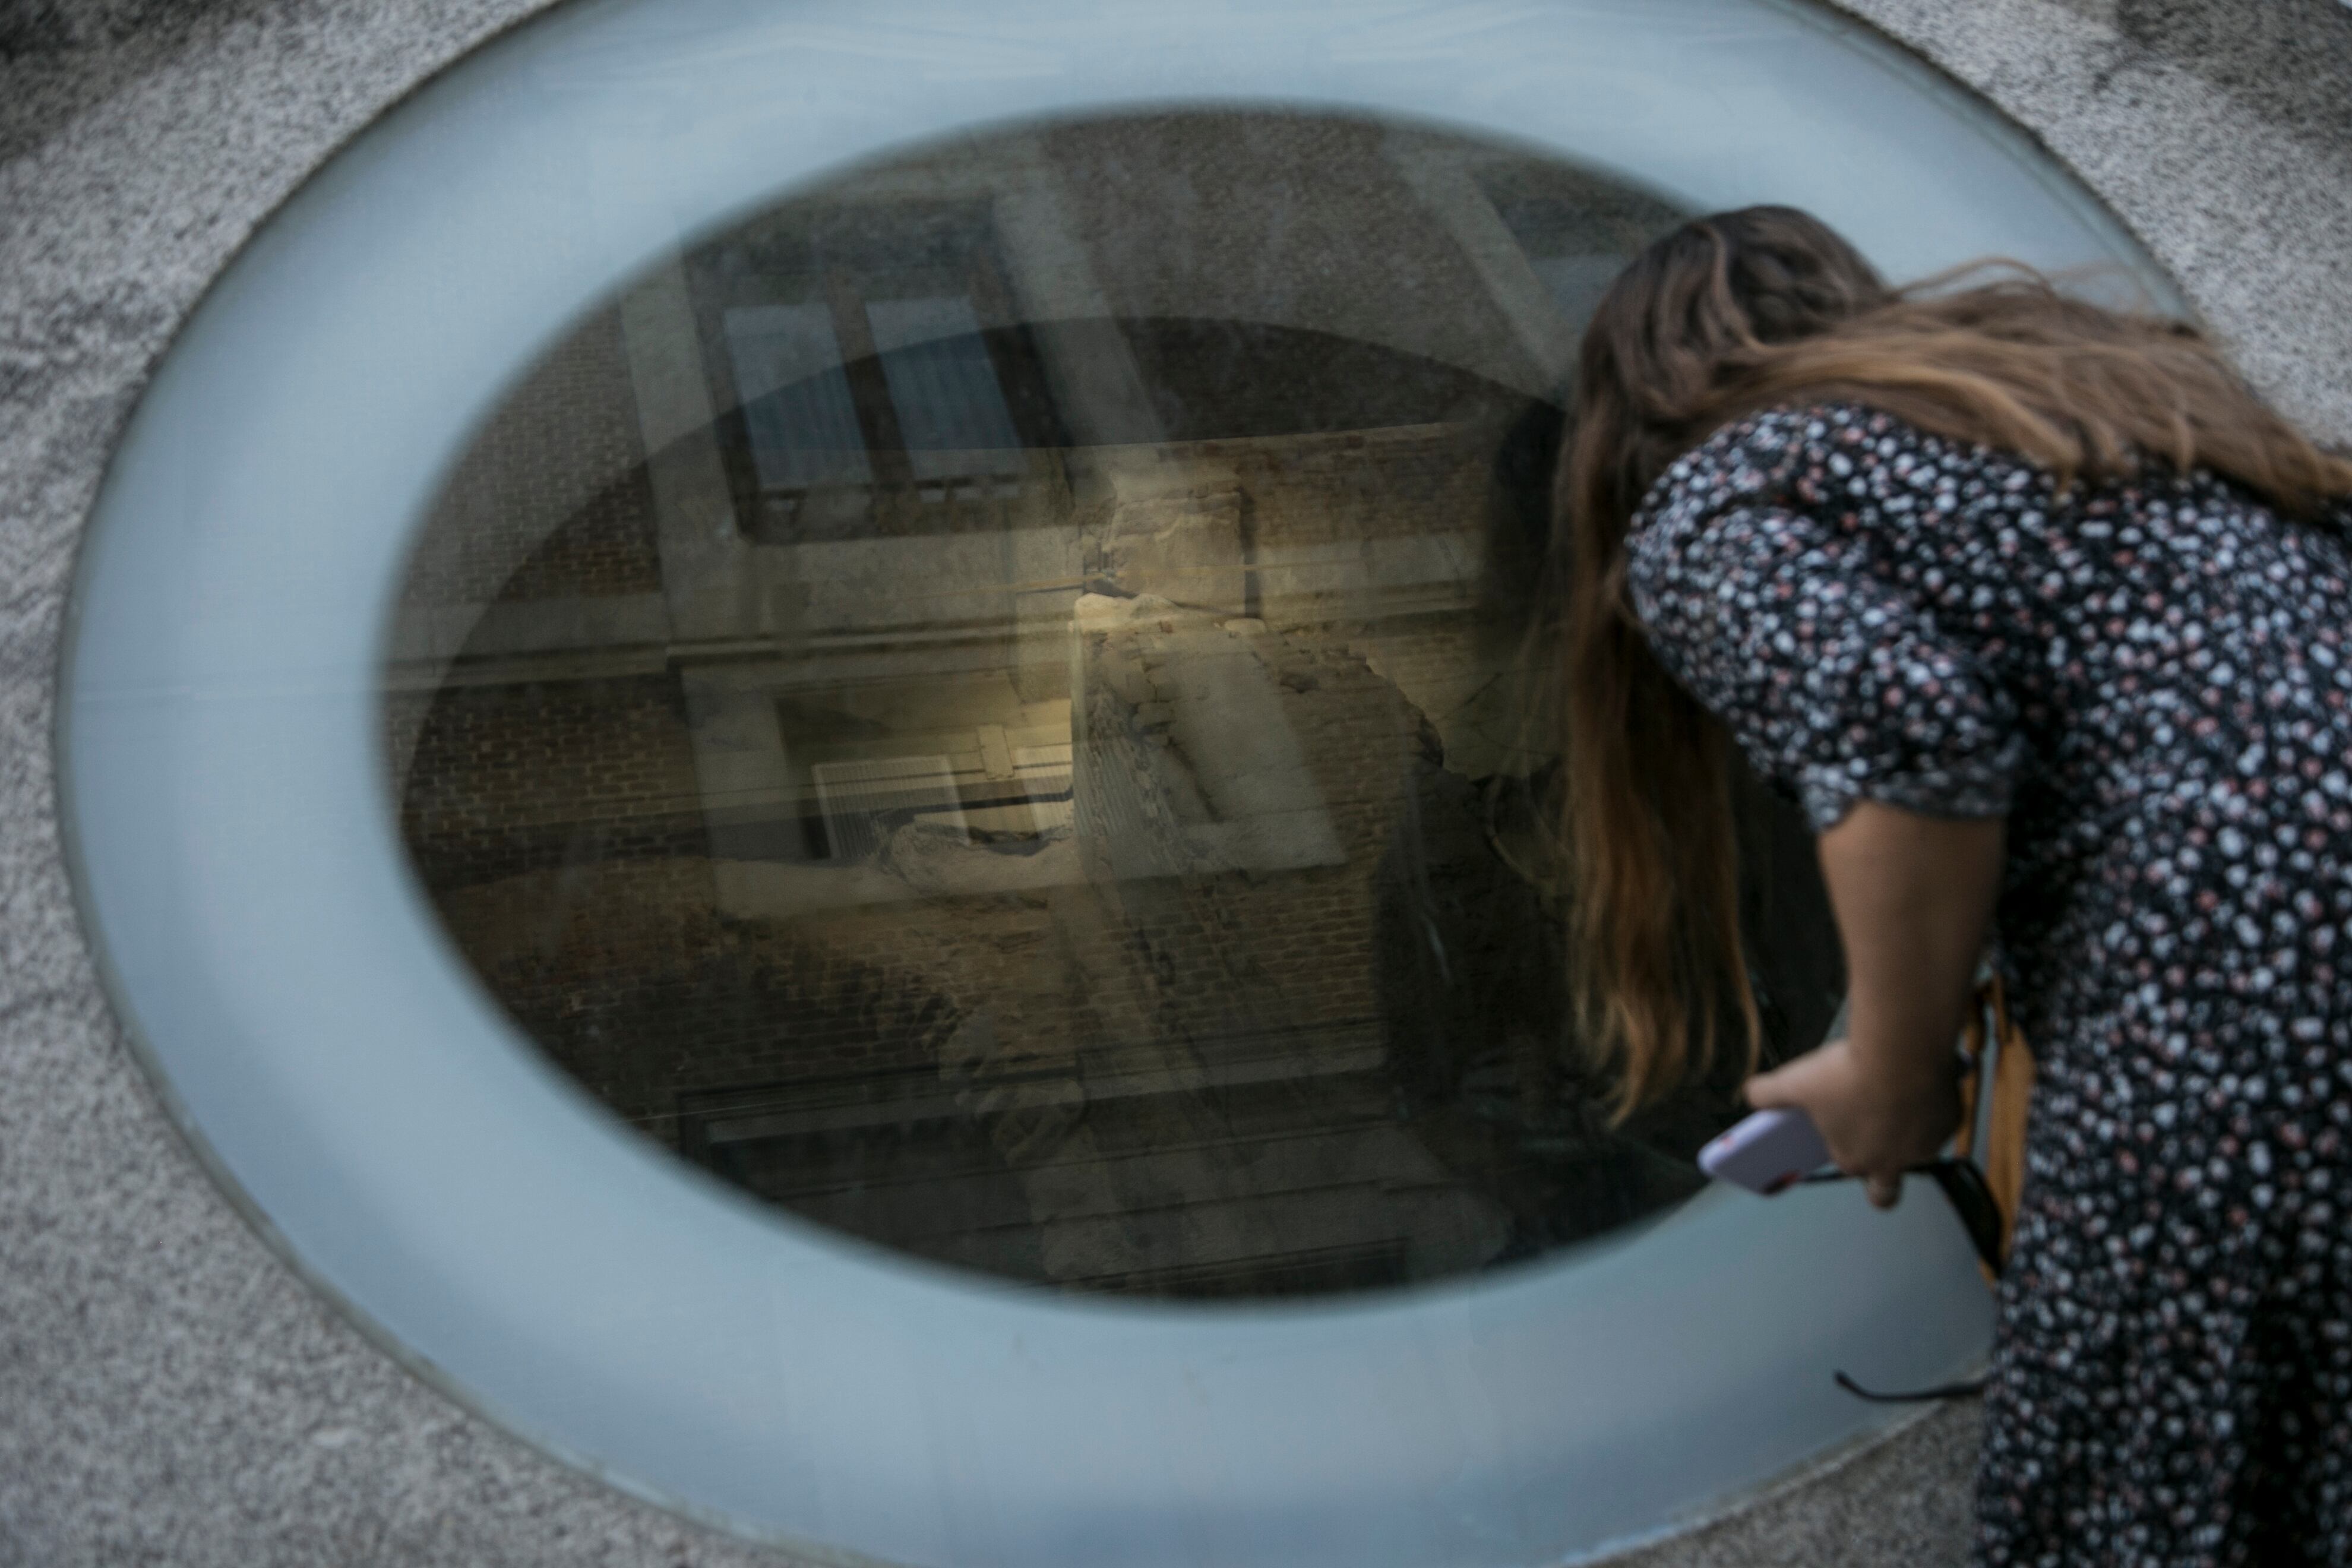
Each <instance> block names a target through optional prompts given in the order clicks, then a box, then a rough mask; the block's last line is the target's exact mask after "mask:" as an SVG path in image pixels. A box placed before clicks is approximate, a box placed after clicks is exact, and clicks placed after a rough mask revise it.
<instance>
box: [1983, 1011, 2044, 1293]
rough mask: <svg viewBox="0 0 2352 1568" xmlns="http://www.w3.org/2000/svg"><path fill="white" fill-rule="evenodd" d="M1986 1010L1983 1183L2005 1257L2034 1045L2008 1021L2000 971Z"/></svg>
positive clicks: (2019, 1189)
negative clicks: (1987, 1105) (1989, 1054)
mask: <svg viewBox="0 0 2352 1568" xmlns="http://www.w3.org/2000/svg"><path fill="white" fill-rule="evenodd" d="M1984 993H1985V995H1984V1000H1985V1004H1986V1005H1985V1007H1984V1009H1983V1011H1984V1013H1985V1014H1986V1016H1987V1017H1988V1019H1989V1021H1990V1028H1991V1031H1992V1035H1993V1060H1992V1088H1991V1091H1990V1092H1991V1096H1992V1100H1991V1114H1990V1116H1989V1117H1988V1118H1987V1119H1986V1129H1985V1150H1984V1156H1983V1160H1982V1163H1983V1165H1984V1173H1985V1185H1986V1187H1988V1188H1989V1189H1990V1191H1991V1193H1992V1198H1993V1202H1994V1203H1995V1204H1996V1205H1999V1206H2000V1255H2001V1257H2002V1258H2004V1259H2006V1258H2008V1257H2009V1244H2010V1239H2011V1237H2012V1236H2013V1235H2014V1234H2015V1232H2016V1228H2017V1205H2018V1199H2019V1197H2020V1195H2021V1194H2022V1193H2023V1192H2024V1190H2025V1123H2026V1113H2027V1111H2028V1110H2030V1109H2031V1108H2032V1101H2033V1079H2034V1072H2035V1068H2034V1061H2033V1051H2032V1047H2029V1046H2028V1045H2027V1044H2026V1043H2025V1037H2024V1036H2023V1035H2022V1034H2021V1033H2019V1031H2018V1027H2017V1026H2016V1025H2015V1024H2014V1023H2011V1021H2010V1016H2009V997H2008V996H2007V994H2005V993H2004V992H2003V991H2002V990H2001V985H2000V977H1999V976H1995V977H1994V978H1992V979H1990V980H1989V981H1987V982H1986V983H1985V985H1984Z"/></svg>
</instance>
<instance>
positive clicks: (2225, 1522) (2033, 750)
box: [1629, 405, 2352, 1568]
mask: <svg viewBox="0 0 2352 1568" xmlns="http://www.w3.org/2000/svg"><path fill="white" fill-rule="evenodd" d="M2347 525H2352V513H2343V512H2339V513H2338V514H2337V515H2336V516H2335V517H2334V518H2333V519H2332V520H2331V521H2328V522H2322V523H2316V524H2297V523H2292V522H2287V521H2282V520H2281V519H2279V518H2278V517H2276V516H2275V515H2273V513H2272V512H2270V511H2269V510H2266V509H2265V508H2263V506H2261V505H2260V504H2258V503H2257V502H2256V501H2255V500H2252V498H2251V497H2249V496H2248V495H2247V494H2246V493H2245V492H2244V491H2242V490H2241V489H2237V488H2235V487H2233V486H2231V484H2229V483H2227V482H2225V481H2223V480H2221V479H2217V478H2216V477H2214V476H2213V475H2211V474H2210V473H2208V472H2206V471H2203V470H2201V469H2200V470H2197V471H2193V472H2190V473H2187V474H2180V473H2177V472H2175V471H2173V470H2171V469H2169V468H2161V467H2156V468H2152V469H2151V471H2150V472H2149V473H2148V474H2147V475H2146V476H2145V477H2144V478H2143V479H2141V480H2140V481H2138V482H2137V483H2135V484H2132V485H2130V486H2115V487H2110V488H2106V489H2087V490H2079V491H2077V492H2075V493H2074V494H2073V495H2070V496H2067V497H2063V498H2062V497H2060V496H2058V495H2056V494H2055V493H2054V491H2053V485H2052V483H2051V481H2050V479H2049V478H2048V476H2047V475H2046V474H2044V473H2042V471H2040V470H2038V469H2036V468H2032V467H2031V466H2028V465H2025V464H2023V463H2021V462H2020V461H2018V460H2017V459H2014V458H2010V457H2007V456H2004V455H2002V454H2000V453H1998V452H1994V451H1990V450H1988V449H1986V448H1983V447H1968V446H1965V445H1961V444H1958V443H1955V442H1950V441H1946V440H1942V439H1939V438H1937V437H1930V436H1927V435H1924V434H1922V433H1921V432H1920V431H1918V430H1916V429H1915V428H1913V427H1912V426H1908V425H1906V424H1905V423H1903V422H1901V421H1899V420H1896V419H1895V418H1892V417H1890V416H1886V415H1885V414H1881V413H1877V412H1874V411H1872V410H1869V409H1866V408H1859V407H1853V406H1850V405H1830V406H1823V407H1816V408H1809V409H1799V410H1794V411H1783V412H1773V413H1767V414H1761V415H1758V416H1752V417H1749V418H1748V419H1745V420H1743V421H1741V422H1739V423H1738V424H1735V425H1733V426H1729V427H1727V428H1726V429H1724V430H1721V431H1719V432H1717V434H1716V435H1715V436H1714V437H1712V438H1710V439H1709V440H1708V441H1707V442H1706V444H1705V445H1704V446H1702V447H1698V448H1697V449H1696V450H1695V451H1693V452H1691V453H1690V454H1688V455H1687V456H1685V458H1683V459H1682V460H1681V461H1679V462H1678V463H1676V464H1675V466H1674V467H1673V468H1671V469H1670V470H1669V471H1668V472H1667V473H1666V474H1665V475H1664V477H1663V478H1662V479H1660V480H1659V482H1658V485H1657V487H1656V488H1655V489H1654V490H1653V491H1652V492H1651V494H1650V496H1649V498H1648V501H1647V504H1646V506H1645V507H1644V509H1643V511H1642V513H1641V514H1640V515H1639V516H1638V517H1637V518H1636V519H1635V520H1634V527H1633V534H1632V537H1631V539H1630V542H1629V543H1630V551H1631V572H1632V590H1633V605H1634V608H1635V611H1636V613H1637V614H1638V615H1639V616H1641V618H1642V620H1643V624H1644V625H1645V626H1646V627H1647V628H1648V630H1649V634H1650V637H1651V639H1652V642H1653V645H1654V647H1655V648H1656V649H1657V652H1658V654H1659V656H1660V658H1662V659H1663V660H1664V662H1665V664H1666V666H1667V668H1669V669H1670V670H1672V671H1673V672H1674V674H1675V677H1676V678H1677V679H1680V680H1682V681H1683V682H1684V683H1685V685H1686V686H1687V687H1688V688H1689V689H1690V690H1691V691H1692V692H1693V693H1694V694H1695V695H1696V696H1697V697H1698V699H1699V700H1701V701H1702V702H1704V703H1705V704H1706V706H1707V707H1708V708H1709V709H1710V710H1713V711H1715V712H1717V713H1718V714H1720V715H1721V716H1722V717H1723V718H1724V719H1725V720H1726V721H1727V722H1728V724H1729V725H1730V728H1731V730H1732V731H1733V733H1734V735H1735V736H1736V737H1737V739H1738V742H1739V744H1740V746H1741V748H1742V749H1743V750H1744V751H1745V752H1747V754H1748V757H1749V759H1750V760H1751V761H1752V762H1753V763H1755V765H1756V767H1757V768H1758V770H1759V772H1760V773H1764V774H1765V775H1766V776H1768V777H1769V778H1771V779H1774V780H1776V781H1777V782H1778V783H1780V784H1781V785H1782V786H1783V787H1785V788H1787V789H1790V790H1791V791H1792V792H1793V793H1795V794H1796V795H1798V797H1799V798H1801V800H1802V802H1803V803H1804V805H1805V807H1806V810H1807V812H1808V813H1809V815H1810V816H1811V819H1812V822H1813V825H1814V826H1815V827H1816V828H1817V829H1820V828H1826V827H1828V826H1831V825H1832V824H1834V823H1835V822H1837V821H1838V819H1839V818H1840V817H1841V816H1843V814H1844V813H1845V812H1846V810H1847V809H1848V808H1849V807H1850V806H1851V805H1853V803H1854V802H1855V801H1857V800H1861V799H1870V800H1876V801H1884V802H1886V803H1889V804H1891V805H1897V806H1901V807H1905V808H1908V809H1911V810H1915V811H1919V812H1925V813H1929V814H1933V815H1939V816H1993V815H2003V814H2005V815H2006V816H2008V817H2009V823H2010V827H2009V835H2010V836H2009V844H2010V858H2009V868H2008V872H2007V877H2006V881H2005V884H2004V887H2003V890H2002V894H2001V899H2000V910H1999V917H1998V921H1999V931H2000V945H2001V949H2002V952H2003V954H2004V961H2005V963H2007V964H2008V966H2009V968H2010V971H2011V977H2012V984H2013V985H2014V987H2015V992H2016V1000H2017V1004H2018V1008H2017V1011H2018V1016H2019V1021H2020V1023H2021V1025H2022V1026H2023V1027H2024V1029H2025V1031H2026V1033H2027V1036H2028V1037H2029V1038H2030V1039H2031V1040H2032V1043H2033V1045H2034V1047H2035V1050H2036V1052H2037V1054H2038V1055H2039V1056H2040V1058H2041V1061H2042V1076H2041V1078H2040V1080H2039V1082H2038V1084H2037V1087H2036V1089H2035V1096H2034V1101H2033V1108H2032V1120H2031V1124H2030V1130H2029V1132H2028V1136H2027V1180H2026V1190H2025V1194H2024V1196H2023V1199H2022V1212H2021V1215H2020V1218H2019V1225H2018V1230H2017V1237H2016V1243H2015V1250H2014V1253H2013V1255H2012V1259H2011V1267H2010V1269H2009V1272H2008V1277H2007V1279H2005V1280H2004V1282H2003V1284H2002V1288H2001V1301H2000V1309H2001V1310H2000V1332H1999V1337H1998V1342H1997V1345H1996V1348H1995V1352H1994V1363H1993V1381H1992V1386H1991V1389H1990V1393H1989V1394H1988V1396H1987V1401H1986V1423H1987V1424H1986V1431H1985V1443H1984V1450H1983V1458H1982V1461H1981V1468H1980V1471H1979V1481H1978V1499H1977V1520H1978V1524H1977V1531H1978V1534H1977V1543H1976V1551H1977V1561H1978V1562H1979V1563H1984V1564H2003V1565H2007V1564H2027V1563H2033V1564H2075V1563H2100V1564H2117V1565H2120V1564H2134V1565H2139V1564H2158V1563H2161V1564H2167V1565H2175V1564H2178V1565H2188V1564H2221V1563H2231V1564H2238V1563H2259V1564H2271V1563H2326V1564H2331V1565H2334V1568H2352V550H2347V542H2346V533H2347Z"/></svg>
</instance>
